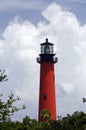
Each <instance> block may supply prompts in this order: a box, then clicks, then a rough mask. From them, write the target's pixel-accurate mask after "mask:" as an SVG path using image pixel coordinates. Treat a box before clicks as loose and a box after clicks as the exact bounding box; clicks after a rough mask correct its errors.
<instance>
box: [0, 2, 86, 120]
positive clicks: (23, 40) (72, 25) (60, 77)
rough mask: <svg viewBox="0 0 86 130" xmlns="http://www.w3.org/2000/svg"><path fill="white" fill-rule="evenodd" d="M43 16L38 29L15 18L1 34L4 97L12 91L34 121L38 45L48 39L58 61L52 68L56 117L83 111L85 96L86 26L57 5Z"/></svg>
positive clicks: (47, 10)
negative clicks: (5, 75) (5, 80)
mask: <svg viewBox="0 0 86 130" xmlns="http://www.w3.org/2000/svg"><path fill="white" fill-rule="evenodd" d="M42 15H43V16H44V18H45V21H41V22H39V23H38V25H37V26H35V25H33V24H32V23H31V22H30V21H23V20H19V18H16V19H15V20H13V21H11V22H10V23H9V25H8V26H7V28H6V29H5V31H4V33H3V39H1V40H0V59H1V63H0V66H1V68H2V67H4V68H5V69H6V70H7V73H8V76H9V79H10V80H9V81H8V85H9V89H7V93H8V91H10V90H12V89H13V90H14V91H15V92H16V94H17V95H19V96H20V97H21V98H22V101H23V102H25V103H26V104H27V106H28V108H27V110H28V111H29V108H31V111H30V112H29V113H30V114H31V115H30V116H31V117H35V118H36V116H37V115H34V112H33V111H34V108H35V111H36V112H37V107H38V90H39V71H40V70H39V65H38V64H37V63H36V57H37V56H38V54H39V53H40V52H39V51H40V50H39V48H40V43H41V42H44V40H45V38H46V37H48V38H49V41H50V42H53V43H55V48H57V55H58V58H59V60H58V61H59V62H58V64H56V65H55V74H56V84H57V85H56V89H57V109H58V114H67V113H71V112H73V111H76V110H77V109H78V110H81V109H82V110H86V106H84V107H82V106H83V105H82V103H81V102H82V101H81V98H82V97H84V96H86V92H85V89H86V80H85V77H86V71H85V66H86V58H85V57H86V53H85V52H86V36H85V34H86V25H84V26H81V25H80V23H79V21H78V20H77V18H76V16H75V15H74V14H73V13H71V12H69V11H64V10H62V8H61V7H60V6H59V5H57V4H56V3H53V4H51V5H50V6H48V8H47V9H46V10H45V11H43V12H42ZM58 84H60V91H58ZM4 88H5V87H4ZM2 91H3V92H4V90H3V89H2ZM4 93H6V92H4ZM62 94H63V97H62V96H60V95H62ZM58 95H59V97H58ZM74 97H75V99H74ZM70 101H72V103H71V102H70ZM76 103H77V104H78V107H77V106H76ZM63 108H64V110H63ZM24 114H27V112H26V113H24Z"/></svg>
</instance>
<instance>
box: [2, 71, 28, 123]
mask: <svg viewBox="0 0 86 130" xmlns="http://www.w3.org/2000/svg"><path fill="white" fill-rule="evenodd" d="M4 73H5V70H0V82H3V81H7V80H8V78H7V75H5V74H4ZM1 97H2V94H0V122H6V121H8V120H10V116H11V115H13V114H14V112H17V111H19V110H21V109H25V105H23V106H22V107H20V108H18V107H16V106H14V105H13V103H14V102H16V101H18V100H20V98H19V97H18V96H17V97H16V98H15V97H14V94H13V93H12V92H11V94H10V95H9V97H8V100H7V101H6V102H3V101H2V99H1Z"/></svg>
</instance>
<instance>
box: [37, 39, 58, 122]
mask: <svg viewBox="0 0 86 130" xmlns="http://www.w3.org/2000/svg"><path fill="white" fill-rule="evenodd" d="M53 45H54V44H53V43H49V42H48V39H46V42H44V43H42V44H41V54H39V56H40V57H38V58H37V62H38V63H39V64H40V92H39V119H38V120H39V121H42V119H41V116H40V114H41V112H42V111H43V110H45V109H47V110H48V111H49V112H50V114H51V119H53V120H56V98H55V76H54V64H55V63H56V62H57V57H54V56H55V54H54V52H53Z"/></svg>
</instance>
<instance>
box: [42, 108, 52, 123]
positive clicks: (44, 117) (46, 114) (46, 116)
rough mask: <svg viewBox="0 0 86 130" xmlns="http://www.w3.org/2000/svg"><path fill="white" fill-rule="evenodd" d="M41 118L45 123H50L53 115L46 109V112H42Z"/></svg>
mask: <svg viewBox="0 0 86 130" xmlns="http://www.w3.org/2000/svg"><path fill="white" fill-rule="evenodd" d="M40 117H41V119H42V120H43V121H48V120H50V118H51V113H50V111H49V110H47V109H44V110H42V111H41V113H40Z"/></svg>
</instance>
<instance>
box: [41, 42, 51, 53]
mask: <svg viewBox="0 0 86 130" xmlns="http://www.w3.org/2000/svg"><path fill="white" fill-rule="evenodd" d="M41 54H53V45H48V44H45V45H41Z"/></svg>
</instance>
